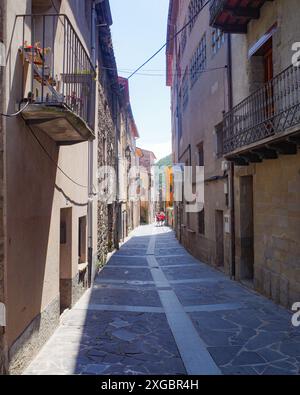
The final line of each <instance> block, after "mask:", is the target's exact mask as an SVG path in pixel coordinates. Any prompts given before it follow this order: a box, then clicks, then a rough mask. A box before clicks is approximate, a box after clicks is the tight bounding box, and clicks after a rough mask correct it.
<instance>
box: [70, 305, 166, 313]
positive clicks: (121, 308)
mask: <svg viewBox="0 0 300 395" xmlns="http://www.w3.org/2000/svg"><path fill="white" fill-rule="evenodd" d="M74 310H89V311H118V312H131V313H164V309H163V308H162V307H154V306H127V305H108V304H86V303H82V304H78V305H77V306H76V308H74Z"/></svg>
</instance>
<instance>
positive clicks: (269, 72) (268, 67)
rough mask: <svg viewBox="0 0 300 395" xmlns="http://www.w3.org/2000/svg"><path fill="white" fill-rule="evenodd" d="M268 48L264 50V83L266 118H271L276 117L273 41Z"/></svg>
mask: <svg viewBox="0 0 300 395" xmlns="http://www.w3.org/2000/svg"><path fill="white" fill-rule="evenodd" d="M269 41H270V42H269V43H268V45H267V46H266V48H265V50H264V52H265V53H264V55H263V60H264V74H265V75H264V83H265V86H266V116H267V118H270V117H272V116H273V115H274V98H273V96H274V88H273V84H272V82H271V81H272V80H273V77H274V72H273V47H272V40H269Z"/></svg>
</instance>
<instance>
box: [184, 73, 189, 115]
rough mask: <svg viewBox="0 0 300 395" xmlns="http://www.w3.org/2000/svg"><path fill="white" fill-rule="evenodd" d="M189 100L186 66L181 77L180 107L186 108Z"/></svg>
mask: <svg viewBox="0 0 300 395" xmlns="http://www.w3.org/2000/svg"><path fill="white" fill-rule="evenodd" d="M188 102H189V79H188V68H187V69H186V70H185V72H184V75H183V79H182V108H183V110H185V109H186V107H187V105H188Z"/></svg>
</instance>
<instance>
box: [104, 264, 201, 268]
mask: <svg viewBox="0 0 300 395" xmlns="http://www.w3.org/2000/svg"><path fill="white" fill-rule="evenodd" d="M108 267H110V268H116V269H149V267H148V266H145V265H144V266H142V265H141V266H139V265H114V264H113V263H111V264H110V266H108ZM163 267H165V268H170V269H172V268H185V267H199V265H197V264H196V263H187V264H183V265H163Z"/></svg>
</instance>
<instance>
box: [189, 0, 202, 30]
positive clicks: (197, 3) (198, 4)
mask: <svg viewBox="0 0 300 395" xmlns="http://www.w3.org/2000/svg"><path fill="white" fill-rule="evenodd" d="M203 6H204V0H191V1H190V4H189V21H191V23H190V28H189V29H190V32H191V31H192V30H193V27H194V25H195V22H196V19H197V16H198V15H199V12H200V11H201V9H202V8H203Z"/></svg>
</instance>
